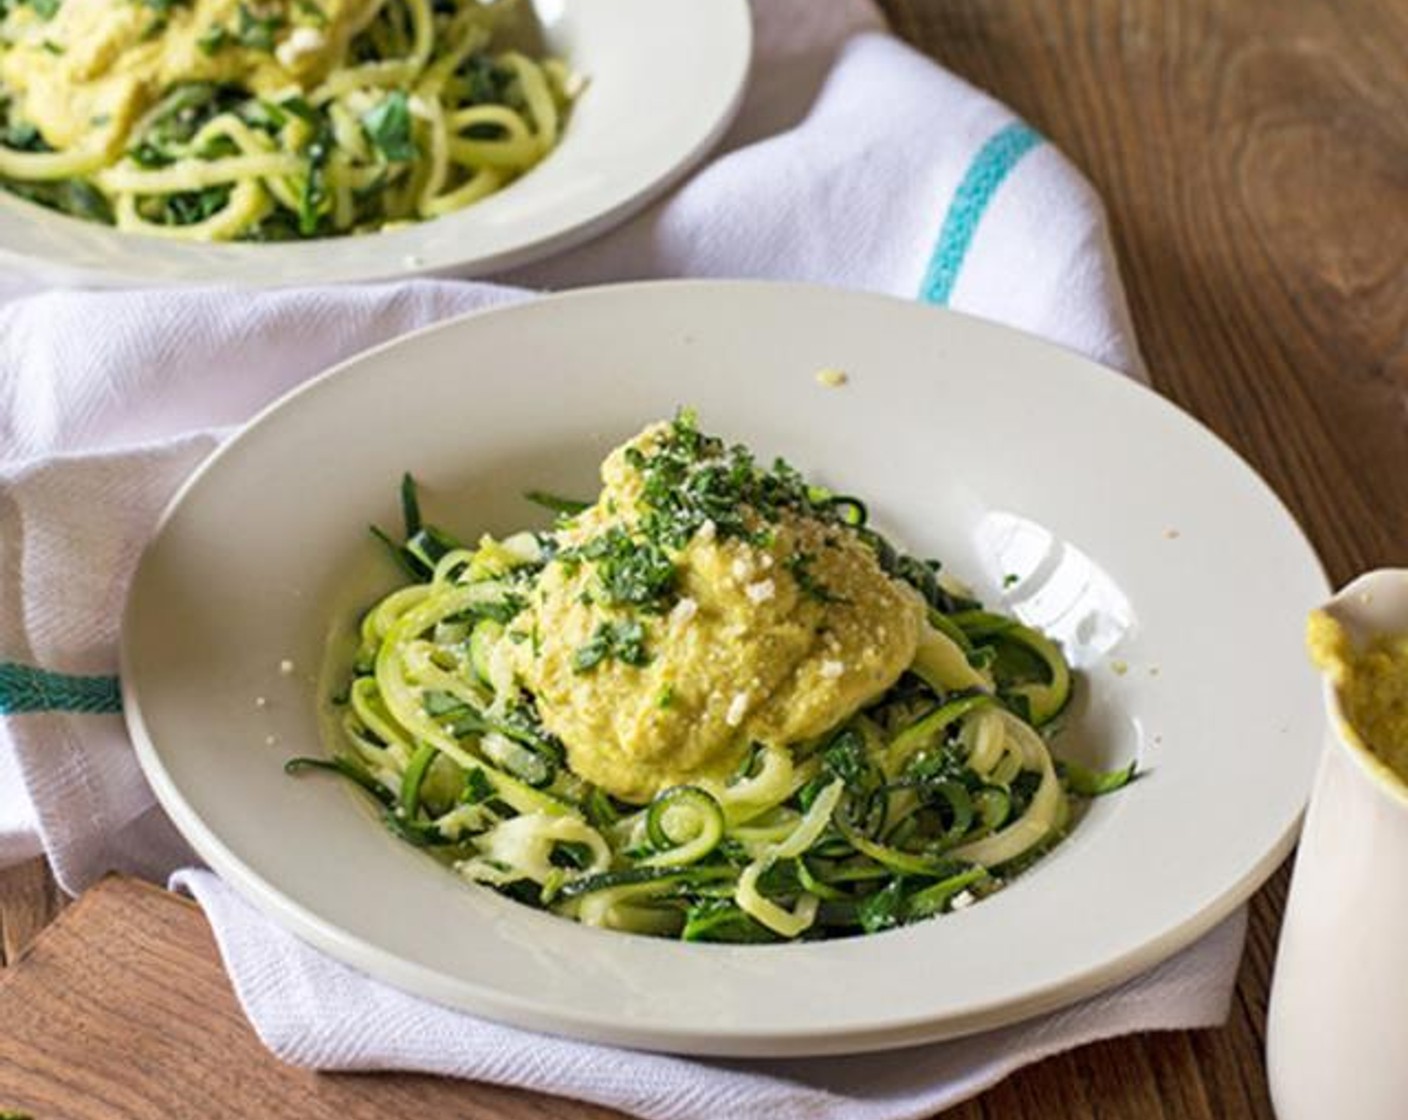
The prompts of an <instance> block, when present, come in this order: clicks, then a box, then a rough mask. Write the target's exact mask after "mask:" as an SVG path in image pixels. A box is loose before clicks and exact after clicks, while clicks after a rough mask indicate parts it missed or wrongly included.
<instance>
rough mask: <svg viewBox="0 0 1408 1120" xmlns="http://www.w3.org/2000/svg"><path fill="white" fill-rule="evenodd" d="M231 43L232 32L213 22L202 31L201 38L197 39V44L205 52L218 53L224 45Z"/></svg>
mask: <svg viewBox="0 0 1408 1120" xmlns="http://www.w3.org/2000/svg"><path fill="white" fill-rule="evenodd" d="M229 43H230V32H229V31H228V30H227V29H226V28H224V27H221V26H220V25H219V24H218V23H212V24H211V25H210V26H209V27H207V28H206V29H205V30H204V31H202V32H201V35H200V38H199V39H197V40H196V46H198V47H199V48H200V49H201V51H202V52H203V53H205V54H208V55H209V54H216V53H217V52H218V51H219V50H220V49H221V48H222V47H226V46H228V45H229Z"/></svg>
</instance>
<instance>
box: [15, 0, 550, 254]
mask: <svg viewBox="0 0 1408 1120" xmlns="http://www.w3.org/2000/svg"><path fill="white" fill-rule="evenodd" d="M520 6H521V0H498V2H497V3H494V4H492V5H486V4H483V3H481V2H480V0H0V186H3V187H4V188H5V189H7V190H9V191H10V192H11V193H13V194H17V195H19V196H21V197H22V198H26V199H28V200H30V201H32V202H37V203H39V204H41V205H43V206H47V207H49V208H50V209H54V210H59V211H61V212H63V213H66V214H70V215H73V216H75V217H80V218H86V219H90V220H93V221H98V222H103V223H107V224H113V225H116V226H117V227H118V228H120V229H124V230H129V231H133V232H140V233H146V234H150V235H152V236H160V237H167V238H182V239H187V240H201V241H212V240H245V241H281V240H290V239H298V238H313V237H327V236H333V235H337V234H345V233H357V232H366V231H370V230H374V229H379V228H384V227H385V226H387V225H394V224H397V223H401V222H408V221H415V220H420V219H426V218H434V217H438V216H440V215H442V214H446V213H449V212H451V211H453V210H457V209H460V208H462V207H464V206H467V205H469V204H470V203H473V202H476V201H478V200H479V199H481V198H484V197H485V196H487V195H489V194H492V193H493V192H495V191H497V190H499V189H500V188H502V187H503V186H505V185H507V184H508V183H509V182H511V181H512V180H513V179H514V178H516V177H517V176H519V175H521V174H522V173H524V172H525V171H527V170H529V169H530V168H532V167H533V166H534V165H536V164H537V163H538V162H539V161H540V160H542V159H543V158H544V157H545V156H546V155H547V154H548V153H549V152H550V151H551V150H552V149H553V148H554V147H555V146H556V144H557V142H558V138H559V135H560V131H561V128H562V126H563V123H564V120H565V116H566V113H567V110H568V108H569V106H570V102H571V100H572V96H573V90H574V89H575V87H576V84H577V82H576V80H575V79H574V78H573V77H572V76H571V75H570V74H569V73H568V71H567V69H566V67H565V65H564V64H563V63H562V62H561V60H558V59H553V58H543V59H531V58H528V57H527V56H525V55H524V54H522V53H521V52H519V51H516V50H512V49H506V48H505V46H504V45H503V44H502V40H504V39H505V38H507V37H510V36H509V35H507V34H506V32H511V29H512V23H513V21H515V20H516V19H517V17H516V15H515V11H516V9H517V8H518V7H520Z"/></svg>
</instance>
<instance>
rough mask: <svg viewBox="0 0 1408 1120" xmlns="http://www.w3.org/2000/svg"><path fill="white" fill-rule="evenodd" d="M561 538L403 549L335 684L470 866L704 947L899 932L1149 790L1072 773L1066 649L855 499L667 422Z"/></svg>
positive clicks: (421, 825)
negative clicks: (886, 528) (1058, 732)
mask: <svg viewBox="0 0 1408 1120" xmlns="http://www.w3.org/2000/svg"><path fill="white" fill-rule="evenodd" d="M602 482H603V488H602V490H601V493H600V495H599V496H598V497H597V499H596V500H595V501H594V502H591V503H589V504H588V503H580V502H572V501H566V500H563V499H560V498H554V497H551V496H549V495H542V494H537V495H533V496H534V497H535V499H536V500H538V501H539V502H540V503H542V504H546V505H548V506H550V507H551V508H553V509H555V510H556V511H557V513H558V520H557V524H556V527H555V529H554V530H553V531H551V532H547V533H531V532H522V533H517V534H514V535H512V536H509V537H506V538H504V539H501V540H500V539H494V538H491V537H484V538H483V539H482V540H480V541H479V542H478V543H477V544H476V545H474V546H473V547H469V546H466V545H464V544H462V543H460V542H459V541H456V540H454V539H453V538H451V537H450V536H449V535H447V534H446V533H445V532H444V531H443V530H440V529H437V528H435V527H433V526H431V525H427V524H424V523H423V522H422V517H421V512H420V508H419V501H418V499H417V496H416V490H415V487H414V484H413V483H412V482H411V481H410V479H409V478H408V479H407V480H406V483H405V486H404V489H403V503H404V507H405V516H406V535H405V537H404V540H402V541H395V540H392V539H391V538H390V537H389V536H388V535H386V534H385V533H381V532H380V531H379V530H378V531H377V532H378V535H379V536H380V537H381V538H382V540H383V541H384V542H385V543H386V544H387V546H388V547H389V548H390V549H391V552H392V554H393V555H394V557H395V558H396V560H397V561H398V562H399V563H400V564H401V565H402V567H403V569H404V570H405V572H406V574H407V576H408V577H409V579H410V582H409V583H407V584H406V585H405V586H403V587H401V588H400V589H399V590H396V591H393V592H392V593H391V594H389V595H387V596H386V597H385V598H383V599H381V601H380V602H378V603H376V604H375V605H373V606H372V607H371V609H370V610H368V611H367V613H366V614H365V616H364V617H363V619H362V620H361V623H360V649H359V650H358V652H357V655H356V659H355V666H354V668H353V670H352V673H351V675H350V678H347V677H345V676H344V677H341V678H340V679H339V681H338V684H337V686H336V688H337V692H336V695H335V696H334V697H332V700H331V703H332V704H333V705H334V707H333V709H332V710H333V711H335V712H336V713H337V719H338V722H339V724H340V730H341V733H342V737H343V740H344V742H343V749H342V750H341V752H340V753H339V754H338V755H337V756H336V757H334V758H332V759H330V760H329V759H309V758H304V759H295V760H293V761H292V762H291V763H290V764H289V768H290V770H292V771H301V770H306V769H328V770H332V771H335V772H337V773H339V774H341V775H342V776H344V777H345V778H348V779H350V780H351V781H352V782H354V783H356V784H357V785H358V786H360V787H361V788H362V789H364V790H365V791H367V793H369V794H370V795H371V797H372V798H374V799H375V802H376V803H377V804H378V805H379V807H380V811H381V815H382V819H383V820H384V822H385V824H386V826H387V827H388V828H390V829H391V830H392V831H393V832H394V833H395V834H396V835H398V836H400V837H401V838H403V839H404V840H406V841H408V842H409V843H411V844H414V845H416V846H418V847H420V848H423V849H425V850H426V851H427V852H429V853H430V854H432V855H434V856H436V857H437V858H439V859H440V860H441V861H443V862H444V863H446V864H447V865H449V866H450V867H452V868H454V869H455V870H456V871H457V872H458V873H459V874H460V875H462V876H463V877H465V878H466V879H469V880H471V881H473V882H476V883H481V884H487V885H488V886H490V887H492V888H494V889H496V890H498V891H501V892H503V893H504V894H506V895H508V896H510V897H512V898H514V899H517V900H518V901H520V902H524V903H527V904H529V905H531V906H535V907H539V908H543V909H547V910H550V911H552V912H553V913H556V914H559V915H562V916H564V917H568V918H573V919H576V920H578V921H580V922H584V923H587V924H590V925H595V926H602V927H608V928H613V929H621V930H628V931H633V932H637V933H649V934H656V935H661V936H668V937H679V938H683V939H685V940H690V941H729V942H763V941H777V940H787V939H793V938H822V937H838V936H847V935H851V934H856V933H870V932H875V931H878V930H884V929H887V928H890V927H894V926H899V925H903V924H907V923H910V922H914V921H918V920H920V919H924V918H928V917H930V916H933V915H937V914H940V913H944V912H946V911H949V910H953V909H960V908H962V907H964V906H967V905H969V904H971V903H973V902H976V901H978V900H980V899H982V898H984V897H985V896H987V895H990V894H991V893H993V892H994V891H997V890H1000V889H1001V888H1002V886H1003V885H1004V883H1006V882H1007V881H1008V880H1009V879H1010V878H1011V877H1012V876H1013V875H1015V874H1017V873H1018V872H1020V871H1021V870H1022V869H1023V868H1024V867H1026V866H1027V865H1029V864H1030V863H1031V862H1032V861H1034V860H1036V859H1037V858H1039V857H1040V856H1041V855H1042V854H1043V853H1045V852H1046V851H1047V850H1049V849H1050V848H1051V846H1052V845H1053V844H1055V843H1056V842H1057V841H1058V840H1059V839H1060V838H1061V837H1062V836H1063V835H1064V834H1065V832H1066V830H1067V828H1068V825H1069V823H1070V822H1071V820H1072V819H1073V810H1075V809H1078V808H1079V805H1080V804H1081V803H1082V802H1083V801H1084V799H1086V798H1088V797H1091V796H1095V795H1097V794H1100V793H1104V792H1107V791H1109V790H1113V789H1116V788H1118V787H1120V786H1121V785H1123V784H1124V783H1125V782H1127V781H1128V780H1129V779H1130V778H1131V776H1132V774H1133V767H1129V768H1125V769H1121V770H1118V771H1114V772H1110V773H1101V772H1096V771H1092V770H1089V769H1086V768H1084V767H1082V766H1079V765H1077V764H1075V763H1074V762H1069V761H1065V762H1061V761H1057V760H1056V759H1055V758H1054V757H1053V755H1052V752H1051V750H1050V747H1049V746H1048V743H1047V738H1048V736H1049V735H1050V734H1051V732H1052V731H1053V729H1054V728H1055V726H1056V721H1057V720H1058V717H1059V716H1060V715H1061V713H1062V710H1063V709H1064V708H1065V707H1066V705H1067V702H1068V699H1069V697H1070V695H1071V690H1072V679H1071V673H1070V671H1069V669H1068V666H1067V664H1066V661H1065V659H1064V657H1063V656H1062V654H1061V651H1060V649H1059V648H1058V647H1057V646H1056V645H1055V643H1053V642H1052V641H1050V640H1049V639H1048V638H1046V637H1045V636H1044V635H1043V634H1041V633H1039V632H1037V631H1036V630H1033V629H1031V628H1029V627H1027V626H1025V625H1023V624H1022V623H1020V622H1018V621H1017V620H1016V619H1013V618H1009V617H1006V616H1004V615H1001V614H998V613H994V612H991V611H987V610H984V609H983V608H982V606H981V605H980V604H979V603H977V602H975V601H973V600H972V599H971V598H970V597H969V596H968V595H967V594H966V593H965V592H964V591H963V590H962V589H961V588H959V587H957V586H956V585H955V584H953V583H952V582H951V581H949V580H948V579H947V578H946V576H943V575H941V574H940V573H939V570H938V568H939V566H938V564H937V563H935V562H933V561H924V560H919V559H916V558H914V557H912V556H909V555H907V554H905V553H904V552H902V551H900V550H899V549H897V548H896V547H895V546H894V545H893V544H891V543H890V541H889V540H887V539H886V537H884V536H883V535H881V534H880V533H879V532H877V531H876V530H875V529H874V528H872V527H871V525H870V524H869V523H868V522H869V519H868V515H867V511H866V507H865V506H864V504H862V503H861V502H860V501H858V500H857V499H855V498H851V497H845V496H841V495H837V494H834V493H832V492H830V491H827V490H825V489H822V488H819V487H816V486H812V485H809V484H808V483H807V482H806V481H805V480H804V479H803V478H802V476H801V475H800V474H799V473H798V472H797V471H796V470H794V469H793V468H792V467H790V466H789V465H788V464H786V463H785V462H783V461H781V460H779V461H777V462H776V463H775V464H774V465H773V466H772V467H770V468H769V467H764V466H762V465H760V464H759V462H758V461H757V460H756V459H755V458H754V456H753V455H752V454H751V453H750V452H749V451H748V450H747V449H746V448H744V447H742V446H736V445H735V446H729V445H727V444H725V443H724V442H723V441H722V440H720V439H717V438H715V437H712V436H709V435H706V434H705V433H703V432H702V431H701V430H700V429H699V427H698V424H697V421H696V419H695V417H694V415H693V414H692V413H691V412H689V411H687V410H686V411H681V412H680V413H679V414H678V415H677V416H676V418H675V419H674V420H673V421H670V422H664V423H659V424H655V425H652V426H651V427H648V428H647V429H645V431H643V432H642V433H641V434H639V435H638V436H636V437H635V438H634V439H632V440H630V441H629V442H627V443H626V444H624V445H623V446H621V447H619V448H617V449H616V450H615V451H614V452H612V453H611V455H610V456H609V457H608V458H607V459H606V461H605V463H604V464H603V466H602Z"/></svg>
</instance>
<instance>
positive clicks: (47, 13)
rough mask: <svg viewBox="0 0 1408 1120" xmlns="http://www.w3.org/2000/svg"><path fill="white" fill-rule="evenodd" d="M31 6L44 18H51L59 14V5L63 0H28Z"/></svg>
mask: <svg viewBox="0 0 1408 1120" xmlns="http://www.w3.org/2000/svg"><path fill="white" fill-rule="evenodd" d="M26 2H27V3H28V4H29V6H30V7H31V8H32V9H34V14H35V15H37V16H38V17H39V18H40V19H42V20H51V19H53V18H54V17H55V16H56V15H58V14H59V5H60V4H61V3H63V0H26Z"/></svg>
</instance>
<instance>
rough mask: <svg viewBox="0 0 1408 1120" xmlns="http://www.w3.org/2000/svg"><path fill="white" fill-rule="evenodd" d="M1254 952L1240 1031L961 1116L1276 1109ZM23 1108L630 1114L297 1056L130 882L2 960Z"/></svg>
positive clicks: (1190, 1039) (84, 1118) (534, 1118)
mask: <svg viewBox="0 0 1408 1120" xmlns="http://www.w3.org/2000/svg"><path fill="white" fill-rule="evenodd" d="M1283 878H1284V875H1283V876H1279V877H1278V880H1277V881H1275V882H1274V884H1273V885H1277V886H1279V888H1280V890H1278V891H1277V892H1276V893H1277V898H1276V899H1272V900H1271V901H1269V902H1268V901H1264V899H1265V898H1266V892H1263V901H1261V905H1263V906H1266V907H1272V906H1275V907H1277V908H1279V901H1278V899H1279V895H1280V891H1283V890H1284V886H1283V884H1281V883H1280V880H1282V879H1283ZM1259 924H1260V923H1258V922H1254V923H1253V929H1254V931H1255V929H1256V928H1257V926H1258V925H1259ZM5 932H6V933H8V932H11V931H9V930H6V931H5ZM1248 948H1249V952H1248V957H1247V960H1245V961H1244V962H1243V979H1242V985H1241V989H1240V995H1241V998H1240V999H1239V1000H1238V1001H1237V1005H1236V1010H1235V1012H1234V1025H1233V1026H1232V1027H1230V1028H1228V1029H1226V1030H1222V1031H1199V1032H1187V1031H1171V1032H1165V1033H1162V1034H1152V1035H1136V1036H1131V1037H1127V1038H1121V1039H1115V1040H1112V1041H1110V1042H1104V1043H1098V1044H1096V1045H1093V1046H1087V1047H1084V1048H1082V1049H1080V1050H1076V1051H1073V1052H1071V1053H1068V1054H1061V1055H1058V1056H1056V1057H1054V1058H1051V1059H1048V1060H1047V1061H1044V1062H1041V1063H1038V1064H1037V1065H1034V1066H1030V1067H1028V1068H1027V1069H1024V1070H1022V1071H1020V1072H1019V1073H1017V1074H1016V1075H1015V1076H1013V1077H1010V1078H1008V1079H1007V1080H1006V1081H1004V1082H1002V1083H1001V1084H1000V1085H998V1086H996V1087H995V1088H994V1089H992V1090H990V1091H989V1092H987V1093H985V1094H983V1096H981V1097H979V1098H977V1099H976V1100H973V1101H969V1102H967V1103H965V1104H962V1105H959V1106H958V1107H957V1108H954V1109H952V1110H950V1111H949V1112H947V1113H945V1114H944V1120H1110V1118H1115V1117H1118V1118H1119V1120H1223V1118H1225V1117H1232V1116H1236V1117H1245V1118H1248V1120H1250V1118H1252V1117H1267V1118H1269V1117H1270V1115H1271V1112H1270V1107H1269V1105H1268V1103H1267V1101H1266V1091H1265V1080H1264V1077H1263V1076H1262V1073H1261V1069H1260V1045H1259V1041H1258V1040H1257V1038H1256V1037H1255V1035H1254V1034H1253V1030H1252V1024H1253V1023H1255V1025H1256V1026H1257V1027H1259V1025H1260V1023H1261V1022H1263V1021H1264V1020H1263V1015H1264V1011H1263V1010H1261V1009H1262V1008H1264V998H1265V983H1264V980H1265V977H1266V976H1267V975H1268V974H1269V971H1270V967H1269V966H1270V958H1269V948H1270V946H1269V943H1266V942H1265V939H1263V938H1259V937H1256V936H1253V938H1252V939H1251V941H1250V944H1249V947H1248ZM1249 994H1250V996H1251V1000H1252V1002H1254V1003H1255V1004H1257V1005H1259V1006H1258V1011H1257V1013H1256V1014H1255V1015H1251V1014H1249V1013H1248V1010H1247V999H1248V995H1249ZM7 1111H8V1112H12V1113H18V1114H21V1115H24V1116H29V1117H32V1118H33V1120H185V1118H187V1117H189V1118H191V1120H197V1118H198V1120H227V1118H229V1120H244V1118H248V1120H256V1118H257V1120H271V1118H283V1117H289V1118H296V1120H388V1118H392V1117H426V1118H435V1120H547V1118H559V1120H563V1118H567V1117H571V1118H573V1120H609V1118H611V1117H616V1116H618V1114H617V1113H615V1112H610V1111H607V1110H604V1109H600V1108H595V1107H592V1106H589V1105H584V1104H579V1103H577V1102H575V1101H567V1100H561V1099H557V1098H553V1097H545V1096H541V1095H537V1094H532V1093H524V1092H518V1091H514V1090H509V1089H498V1088H495V1087H493V1086H488V1085H481V1084H474V1083H469V1082H463V1081H451V1080H445V1079H440V1078H433V1077H425V1076H417V1075H410V1074H318V1073H312V1072H309V1071H307V1070H300V1069H293V1068H291V1067H289V1066H285V1065H282V1064H281V1063H279V1062H278V1061H276V1060H275V1059H274V1058H273V1057H272V1056H271V1055H270V1054H269V1052H268V1051H267V1050H265V1049H264V1047H263V1045H262V1044H261V1043H260V1042H259V1040H258V1038H256V1037H255V1034H254V1032H253V1031H252V1030H251V1029H250V1026H249V1023H248V1021H247V1020H246V1019H245V1018H244V1015H243V1013H242V1012H241V1011H240V1008H239V1004H238V1003H237V1002H236V1000H235V995H234V992H233V991H232V990H231V988H230V983H229V981H228V980H227V979H226V978H225V973H224V970H223V969H222V967H221V964H220V958H219V954H218V952H217V950H216V947H215V941H214V938H213V937H212V935H211V932H210V927H209V926H208V925H207V924H206V921H205V918H204V916H203V915H202V914H201V912H200V910H199V909H198V908H197V907H196V906H195V905H194V904H193V903H191V902H189V901H187V900H186V899H184V898H180V897H178V896H177V895H173V894H170V893H169V892H167V891H163V890H160V889H158V888H157V887H153V886H150V885H148V884H146V883H141V882H138V881H135V880H130V879H120V878H109V879H106V880H104V881H103V882H101V883H99V884H98V885H97V886H96V887H93V888H92V889H90V890H89V891H87V892H86V893H85V894H84V895H83V896H82V897H81V898H80V899H79V900H78V901H77V902H76V903H74V904H73V905H71V906H69V907H68V908H67V909H66V910H64V911H63V913H62V914H61V915H60V916H59V918H58V920H57V921H55V922H54V923H53V924H52V925H49V926H48V927H47V928H46V929H45V930H44V932H43V933H41V934H40V936H39V938H38V940H37V941H35V942H34V943H33V944H32V945H31V946H30V947H29V949H28V950H27V951H26V952H25V953H24V954H23V955H22V956H21V957H20V959H19V961H18V962H17V963H15V964H13V965H12V966H11V967H9V968H7V969H0V1117H4V1115H5V1113H6V1112H7ZM718 1120H748V1118H746V1117H719V1118H718Z"/></svg>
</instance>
